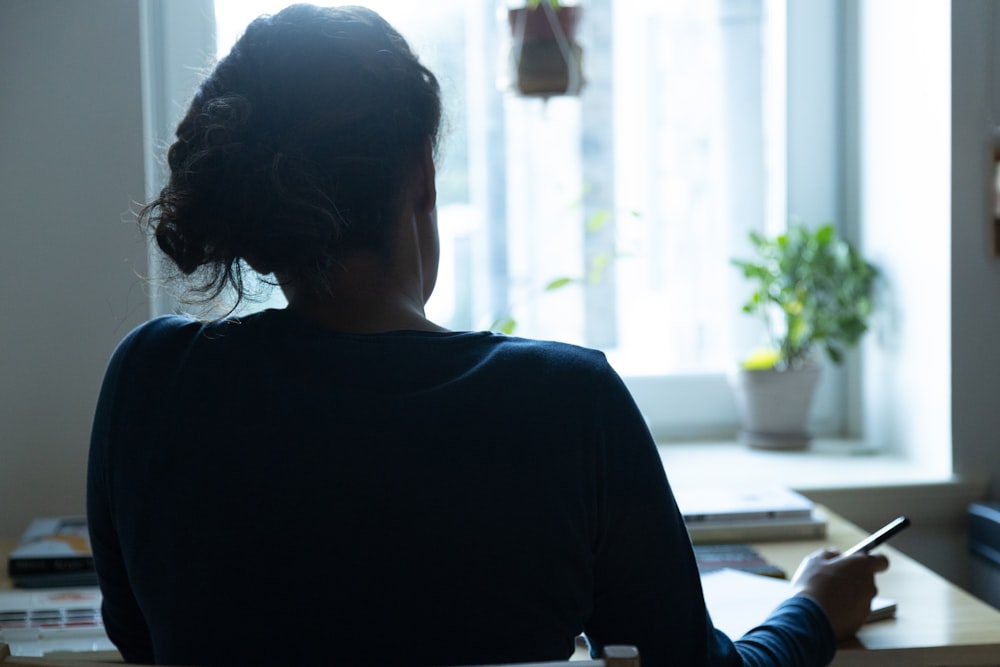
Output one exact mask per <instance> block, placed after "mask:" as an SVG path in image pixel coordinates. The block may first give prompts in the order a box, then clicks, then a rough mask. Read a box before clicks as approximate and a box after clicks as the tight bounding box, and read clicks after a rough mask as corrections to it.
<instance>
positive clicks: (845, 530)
mask: <svg viewBox="0 0 1000 667" xmlns="http://www.w3.org/2000/svg"><path fill="white" fill-rule="evenodd" d="M821 509H822V511H824V512H825V513H826V515H827V516H828V517H829V519H830V525H829V532H828V535H827V539H826V540H817V541H795V542H767V543H758V544H755V545H754V547H755V548H756V549H757V550H758V551H759V552H760V554H761V555H762V556H764V557H765V558H767V559H768V560H770V561H771V562H773V563H775V564H776V565H779V566H781V567H782V568H784V569H785V570H786V571H787V572H788V573H789V575H791V573H793V572H794V571H795V569H796V567H798V564H799V562H800V561H801V560H802V558H803V557H804V556H805V555H806V554H808V553H810V552H812V551H815V550H817V549H822V548H823V547H825V546H829V545H833V546H835V547H837V548H839V549H846V548H848V547H850V546H851V545H853V544H855V543H856V542H858V541H859V540H860V539H861V538H862V537H864V536H865V533H864V532H863V531H861V530H860V529H859V528H857V527H856V526H854V525H853V524H851V523H849V522H847V521H845V520H844V519H843V518H841V517H839V516H837V515H836V514H833V513H832V512H830V511H828V510H826V509H825V508H821ZM879 551H880V552H882V553H884V554H885V555H886V556H888V557H889V569H888V570H887V571H886V572H883V573H881V574H879V575H878V578H877V580H876V583H877V585H878V589H879V594H880V595H883V596H885V597H888V598H892V599H894V600H896V601H897V603H898V605H899V606H898V609H897V612H896V618H894V619H889V620H884V621H876V622H874V623H869V624H867V625H865V626H863V627H862V628H861V630H860V631H859V632H858V635H857V637H856V638H855V639H852V640H850V641H848V642H844V643H843V644H842V645H841V647H840V650H839V651H838V652H837V657H836V658H835V659H834V662H833V664H834V665H835V666H836V667H857V666H861V665H872V666H878V667H891V666H895V665H906V666H911V665H912V666H918V667H951V666H956V667H957V666H966V665H983V666H984V665H993V666H996V665H1000V611H998V610H996V609H994V608H993V607H991V606H990V605H988V604H986V603H984V602H982V601H980V600H979V599H978V598H976V597H974V596H972V595H970V594H969V593H966V592H965V591H963V590H962V589H960V588H958V587H957V586H954V585H953V584H951V583H950V582H948V581H947V580H945V579H944V578H942V577H940V576H938V575H937V574H935V573H934V572H932V571H931V570H929V569H928V568H926V567H924V566H923V565H921V564H920V563H918V562H916V561H915V560H913V559H912V558H909V557H908V556H906V555H905V554H903V553H900V552H899V551H897V550H895V549H893V548H892V547H889V546H883V547H880V548H879Z"/></svg>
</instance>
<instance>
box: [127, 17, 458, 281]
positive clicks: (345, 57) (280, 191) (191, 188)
mask: <svg viewBox="0 0 1000 667" xmlns="http://www.w3.org/2000/svg"><path fill="white" fill-rule="evenodd" d="M440 119H441V100H440V88H439V86H438V82H437V80H436V78H435V77H434V75H433V74H432V73H431V72H430V71H429V70H428V69H427V68H425V67H424V66H423V65H421V64H420V63H419V62H418V60H417V58H416V56H415V55H414V54H413V52H412V51H411V50H410V48H409V46H408V45H407V44H406V41H405V40H404V39H403V38H402V36H400V34H399V33H398V32H397V31H396V30H395V29H393V28H392V26H390V25H389V24H388V23H387V22H386V21H385V20H384V19H382V17H380V16H379V15H378V14H376V13H375V12H373V11H371V10H369V9H365V8H363V7H336V8H320V7H315V6H312V5H293V6H291V7H288V8H286V9H284V10H282V11H281V12H279V13H277V14H274V15H273V16H262V17H260V18H258V19H257V20H255V21H254V22H252V23H251V24H250V25H249V26H248V27H247V29H246V32H245V33H244V34H243V36H242V37H241V38H240V39H239V41H238V42H237V43H236V45H235V46H234V47H233V49H232V51H231V52H230V53H229V54H228V55H227V56H226V57H225V58H223V59H222V60H221V61H219V63H218V64H217V65H216V67H215V69H214V70H213V71H212V73H211V74H210V75H209V76H208V77H207V78H206V79H205V80H204V81H203V82H202V84H201V86H200V87H199V89H198V91H197V93H196V94H195V96H194V99H193V100H192V102H191V106H190V108H189V109H188V111H187V113H186V115H185V116H184V119H183V120H182V121H181V122H180V124H179V125H178V127H177V140H176V141H175V142H174V144H173V145H172V146H171V147H170V150H169V152H168V154H167V161H168V164H169V167H170V178H169V181H168V183H167V185H166V187H165V188H163V190H162V191H161V192H160V195H159V197H157V198H156V199H155V200H154V201H152V202H150V203H149V204H148V205H147V206H145V207H144V208H143V210H142V211H141V214H140V218H141V219H142V220H145V222H146V223H147V224H148V225H149V226H150V227H151V228H152V230H153V232H154V235H155V238H156V241H157V244H158V245H159V247H160V248H161V249H162V250H163V252H164V253H166V254H167V255H168V256H169V257H170V258H171V260H173V262H174V263H175V264H176V265H177V268H178V269H179V270H180V271H181V272H182V273H183V274H185V275H188V276H191V275H192V274H197V275H198V277H199V280H197V281H196V282H195V284H194V285H193V287H194V289H195V290H196V291H197V292H200V293H202V294H203V295H207V298H214V297H216V296H218V295H219V294H220V293H222V292H223V291H224V290H225V289H226V287H227V286H231V287H233V288H234V289H235V291H236V294H237V297H238V298H239V299H242V298H244V297H245V296H247V295H246V294H245V293H244V282H243V274H242V262H243V261H245V262H246V263H248V264H249V265H250V266H252V267H253V268H254V269H255V270H256V271H257V272H259V273H261V274H269V273H276V274H278V275H279V276H282V277H283V279H290V280H294V281H298V282H301V283H302V284H304V285H307V286H311V287H313V288H322V287H323V286H324V285H325V284H326V283H325V281H326V280H328V275H329V272H328V271H327V269H328V267H329V266H330V264H331V262H332V261H333V258H334V257H335V256H336V255H337V254H338V253H339V252H341V251H342V250H343V249H365V250H372V251H375V252H383V251H385V250H386V248H387V246H388V243H389V241H390V235H391V231H392V227H393V223H394V221H395V220H396V217H397V216H398V212H399V206H400V204H401V200H400V195H401V193H402V192H403V191H404V189H405V187H406V185H407V179H408V177H409V174H410V173H411V171H412V169H413V167H414V165H415V164H416V161H417V160H418V159H419V158H420V156H421V155H422V152H423V150H424V146H425V144H426V142H427V141H428V140H430V141H431V143H432V145H436V142H437V133H438V127H439V124H440Z"/></svg>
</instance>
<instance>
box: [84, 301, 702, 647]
mask: <svg viewBox="0 0 1000 667" xmlns="http://www.w3.org/2000/svg"><path fill="white" fill-rule="evenodd" d="M108 382H109V384H108V386H109V387H111V386H113V387H114V395H113V396H112V395H109V394H107V393H106V394H105V396H104V397H103V398H102V403H101V407H100V409H99V412H98V416H97V420H96V424H95V443H99V446H95V449H94V453H93V456H94V457H95V460H94V462H93V464H92V470H91V475H92V479H91V482H92V487H91V493H92V496H91V501H92V503H93V508H92V512H91V516H92V523H93V524H94V526H93V530H94V531H95V534H96V536H95V539H96V542H97V543H96V545H95V549H97V550H98V557H99V559H100V556H101V555H102V552H103V551H104V550H105V549H106V548H108V546H110V545H109V544H107V542H113V541H114V540H115V537H114V536H113V532H117V539H118V540H119V541H120V545H118V546H117V547H116V548H115V549H113V550H111V551H114V550H120V551H121V552H124V553H125V554H128V559H127V564H126V567H125V569H126V570H127V572H128V578H129V581H130V584H131V589H132V591H133V593H134V595H135V598H136V601H137V603H138V607H139V609H141V612H142V616H143V617H144V618H145V620H146V623H147V624H148V628H149V634H150V636H151V639H152V644H153V648H154V656H155V658H156V660H157V661H160V662H167V663H175V664H181V663H183V662H185V661H188V660H190V657H191V656H193V655H195V656H203V657H205V658H206V661H207V662H211V663H214V662H217V661H224V660H225V659H226V656H235V655H236V653H234V652H239V651H240V650H242V649H239V648H237V647H234V646H233V644H232V642H230V641H220V640H221V638H232V637H242V638H244V639H245V640H247V641H249V640H250V639H251V638H261V639H266V641H264V642H256V641H255V642H253V644H252V651H253V652H254V653H259V652H264V651H267V650H274V651H275V652H276V653H277V654H281V655H284V656H286V659H287V656H289V655H295V654H296V652H297V651H300V650H301V651H302V653H301V654H300V657H302V658H303V659H305V658H308V657H309V656H313V657H315V656H316V655H320V654H322V652H321V649H323V648H324V647H329V648H330V649H332V648H333V647H336V652H337V653H338V654H340V655H341V656H342V657H345V658H346V657H347V656H344V652H345V650H347V651H349V650H350V649H349V648H347V647H349V646H351V645H353V646H357V647H358V648H359V651H361V652H362V655H364V656H367V657H368V659H370V660H374V663H373V664H392V663H393V662H395V661H399V662H403V663H406V664H435V663H446V662H455V661H458V662H470V663H471V662H483V661H484V658H485V659H486V660H485V661H486V662H491V661H492V662H496V661H506V660H528V659H534V660H537V659H540V658H542V657H544V658H550V659H558V658H565V657H567V656H568V655H569V654H570V653H571V652H572V650H573V638H574V637H575V636H576V635H577V634H579V633H580V632H582V631H583V630H584V629H585V626H587V625H588V624H589V623H590V621H591V616H592V614H593V612H594V609H593V606H594V600H595V596H596V597H597V598H598V599H599V598H600V594H602V591H601V588H600V585H601V582H600V581H595V576H594V570H593V567H594V564H595V561H600V559H602V558H604V557H605V555H604V554H603V553H602V548H603V547H604V545H605V541H606V540H607V539H608V531H609V528H611V526H609V525H608V521H609V520H614V521H617V520H618V519H619V518H621V517H622V516H623V515H624V514H626V513H627V512H629V511H643V512H646V513H648V517H647V519H646V520H657V519H662V518H663V517H657V512H655V511H654V512H651V511H650V509H649V508H639V507H630V508H629V507H627V505H628V503H629V498H628V496H627V495H623V494H622V492H621V490H620V489H617V490H616V486H618V485H624V484H631V483H633V480H632V479H626V473H627V475H628V476H630V477H635V476H637V475H645V476H648V477H651V478H652V479H653V480H657V481H660V480H662V470H653V471H648V473H652V474H648V473H644V472H643V471H642V470H641V469H638V470H636V469H634V468H635V466H636V465H638V464H644V465H647V466H648V465H655V466H657V467H658V466H659V462H658V460H656V459H655V452H654V451H653V448H652V444H651V443H650V442H649V441H648V435H646V434H645V433H644V432H643V429H644V426H643V423H642V421H641V418H639V417H638V414H637V412H636V411H635V408H634V405H632V402H631V400H630V399H629V398H628V396H627V393H625V392H624V389H623V388H622V387H621V386H620V383H619V382H618V381H617V378H616V376H615V375H614V373H613V372H612V371H611V370H610V368H609V367H608V366H607V364H606V362H605V360H604V358H603V355H601V354H600V353H597V352H593V351H590V350H584V349H581V348H575V347H571V346H567V345H559V344H553V343H540V342H535V341H526V340H521V339H511V338H506V337H503V336H498V335H493V334H489V333H430V332H396V333H388V334H378V335H348V334H336V333H332V332H329V331H326V330H323V329H320V328H319V327H316V326H314V325H312V324H309V323H307V322H305V321H302V320H299V319H298V318H296V317H295V316H294V315H291V314H289V313H287V312H283V311H269V312H266V313H263V314H260V315H255V316H251V317H249V318H246V319H245V320H244V321H242V322H241V323H239V324H236V323H219V324H214V325H209V326H207V327H206V326H203V325H200V324H198V323H191V322H187V321H185V320H182V319H180V318H167V319H161V320H156V321H154V322H153V323H152V324H148V325H145V327H144V328H142V329H140V330H139V331H138V332H137V333H136V334H133V336H132V337H130V339H128V340H127V341H126V342H125V343H124V344H123V346H122V348H121V349H120V351H119V352H118V354H117V355H116V359H115V361H114V362H113V364H112V368H111V370H110V371H109V381H108ZM629 431H631V436H630V437H629V438H625V437H624V435H625V434H626V433H627V432H629ZM612 447H613V448H614V450H610V449H611V448H612ZM609 450H610V451H609ZM650 454H652V458H650ZM609 459H612V460H618V461H620V462H621V466H620V467H619V473H620V474H617V475H616V474H615V473H614V472H609V471H608V470H607V468H606V466H607V463H608V461H609ZM151 473H152V474H151ZM611 475H614V477H613V478H609V476H611ZM104 480H106V483H107V486H104V483H103V482H104ZM136 480H142V485H143V489H142V493H141V494H138V493H135V492H134V489H131V488H130V485H131V484H133V483H134V482H135V481H136ZM664 490H665V485H664ZM609 494H613V495H609ZM106 507H115V508H116V512H115V516H114V519H113V521H112V520H111V518H110V516H108V514H107V512H102V511H101V508H106ZM668 507H669V506H665V507H664V508H663V509H668ZM112 523H113V524H114V531H112V529H111V525H110V524H112ZM660 525H661V526H662V525H664V524H663V523H660ZM681 530H683V529H681ZM629 539H635V538H634V537H633V538H629ZM657 543H658V544H665V542H664V541H663V540H662V539H657V540H654V541H653V544H657ZM613 545H614V546H616V548H622V547H629V548H628V551H629V552H632V551H638V550H640V549H645V548H647V547H648V546H649V545H648V544H645V543H644V542H636V543H634V544H631V545H629V544H617V542H615V543H613ZM659 551H661V552H662V549H660V550H659ZM633 555H634V554H633ZM659 555H660V557H661V558H662V567H663V568H665V570H666V571H670V570H675V569H676V568H682V567H685V566H687V567H690V564H689V563H683V562H682V563H673V562H671V561H672V560H673V559H674V556H672V555H671V554H670V553H660V554H659ZM688 555H689V554H686V553H685V552H684V550H683V549H682V550H680V553H679V557H680V558H681V559H682V560H683V559H684V558H685V557H687V556H688ZM650 584H651V586H655V583H654V582H650ZM113 598H114V596H113V595H112V599H113ZM126 611H127V610H123V613H124V612H126ZM653 611H654V608H653V607H650V608H649V609H646V610H645V612H646V613H647V614H651V613H653ZM123 618H127V617H124V616H123ZM598 620H599V619H598ZM107 622H108V624H109V629H110V630H111V631H112V632H114V631H116V630H118V629H119V628H117V627H116V626H115V619H114V616H113V614H112V617H111V618H109V619H108V621H107ZM702 623H703V621H702ZM123 626H124V627H123V628H122V629H123V630H124V631H125V633H126V634H128V631H127V624H123ZM594 630H598V627H595V628H594ZM515 638H516V639H515ZM137 640H138V641H142V639H141V637H140V636H138V635H137ZM261 644H263V646H262V645H261ZM246 648H247V649H250V648H251V645H249V644H248V645H247V647H246ZM438 651H440V652H442V653H441V654H437V652H438ZM154 656H150V658H152V657H154ZM275 657H276V656H275ZM246 658H247V656H246V655H245V654H240V655H239V661H243V660H245V659H246ZM348 663H350V664H353V663H352V662H351V661H350V660H348Z"/></svg>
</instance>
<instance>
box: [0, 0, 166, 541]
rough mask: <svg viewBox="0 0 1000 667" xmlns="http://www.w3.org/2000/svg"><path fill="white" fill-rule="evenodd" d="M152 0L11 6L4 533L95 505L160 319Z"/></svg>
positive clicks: (6, 101) (0, 186) (3, 281)
mask: <svg viewBox="0 0 1000 667" xmlns="http://www.w3.org/2000/svg"><path fill="white" fill-rule="evenodd" d="M137 27H138V5H137V4H136V3H135V2H127V1H124V0H88V1H87V2H69V1H61V2H60V1H58V0H3V2H0V535H16V534H18V533H20V531H21V530H22V529H23V528H24V526H25V525H26V523H27V521H28V520H29V518H30V517H32V516H35V515H41V514H46V513H65V512H83V510H84V488H85V484H84V472H85V467H86V458H87V447H88V440H89V432H90V422H91V417H92V414H93V409H94V403H95V401H96V399H97V391H98V387H99V384H100V380H101V377H102V375H103V371H104V366H105V364H106V362H107V359H108V356H109V355H110V354H111V351H112V350H113V348H114V346H115V344H116V343H117V341H118V340H119V339H120V338H121V336H123V335H124V334H125V333H126V332H127V331H128V330H129V329H130V328H131V327H132V326H134V325H135V324H137V323H139V322H140V321H142V320H143V319H145V318H146V317H147V316H148V312H149V311H148V305H147V299H146V297H145V295H144V293H143V287H142V284H141V281H140V280H139V279H138V278H137V277H136V276H137V274H144V273H145V271H146V250H145V244H144V242H143V240H142V239H141V237H140V236H139V234H138V233H137V231H136V229H135V225H134V224H130V221H129V219H128V216H127V215H126V213H127V212H128V210H129V208H130V206H131V205H132V202H133V201H141V200H142V199H143V197H144V193H143V154H142V113H141V105H140V101H141V87H140V75H139V72H140V62H139V33H138V29H137Z"/></svg>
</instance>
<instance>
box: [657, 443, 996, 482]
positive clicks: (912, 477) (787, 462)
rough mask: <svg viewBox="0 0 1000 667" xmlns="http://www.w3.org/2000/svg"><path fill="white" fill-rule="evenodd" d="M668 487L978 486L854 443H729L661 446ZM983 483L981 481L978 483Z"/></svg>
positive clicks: (946, 473) (663, 444)
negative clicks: (787, 446) (772, 446)
mask: <svg viewBox="0 0 1000 667" xmlns="http://www.w3.org/2000/svg"><path fill="white" fill-rule="evenodd" d="M658 448H659V450H660V458H661V459H662V460H663V467H664V469H665V470H666V471H667V477H668V479H669V480H670V484H671V485H672V486H674V487H675V488H684V487H687V486H699V487H704V486H742V487H746V486H760V485H782V486H788V487H791V488H794V489H796V490H798V491H810V490H834V489H845V490H846V489H851V488H859V487H886V486H899V485H903V486H911V485H918V486H923V485H929V486H936V485H942V484H943V485H954V484H959V485H964V484H974V485H975V486H976V487H978V486H979V485H980V482H979V481H975V482H970V481H967V480H961V479H959V478H958V477H956V476H955V475H953V474H952V473H951V472H950V471H946V470H934V469H929V468H928V467H927V466H922V465H920V464H919V463H917V462H914V461H911V460H908V459H906V458H904V457H903V456H900V455H894V454H887V453H884V452H882V451H880V450H877V449H873V448H870V447H867V446H865V445H864V444H863V443H860V442H858V441H853V440H837V439H822V438H820V439H817V440H815V441H814V442H813V443H812V445H811V446H810V448H809V449H808V450H805V451H790V452H782V451H765V450H756V449H750V448H749V447H746V446H744V445H742V444H739V443H736V442H732V441H728V442H726V441H719V442H697V443H695V442H684V443H675V442H660V443H658ZM982 484H985V481H983V482H982Z"/></svg>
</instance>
